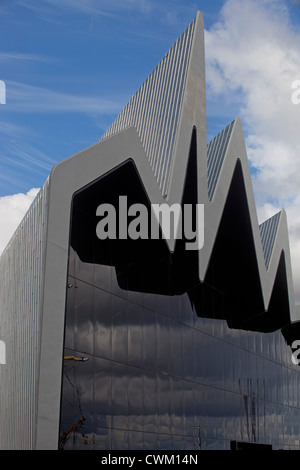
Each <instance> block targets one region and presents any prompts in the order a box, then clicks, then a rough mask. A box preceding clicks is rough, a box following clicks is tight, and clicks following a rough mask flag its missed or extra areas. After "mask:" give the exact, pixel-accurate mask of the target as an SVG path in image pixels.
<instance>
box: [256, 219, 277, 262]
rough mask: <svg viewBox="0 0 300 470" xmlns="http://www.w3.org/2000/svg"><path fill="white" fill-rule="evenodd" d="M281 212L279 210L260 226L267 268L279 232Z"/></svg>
mask: <svg viewBox="0 0 300 470" xmlns="http://www.w3.org/2000/svg"><path fill="white" fill-rule="evenodd" d="M280 216H281V212H278V213H277V214H275V215H274V216H273V217H271V218H270V219H268V220H266V221H265V222H263V223H262V224H260V226H259V230H260V236H261V242H262V247H263V252H264V257H265V263H266V268H267V269H268V267H269V263H270V258H271V255H272V250H273V246H274V242H275V238H276V234H277V229H278V225H279V220H280Z"/></svg>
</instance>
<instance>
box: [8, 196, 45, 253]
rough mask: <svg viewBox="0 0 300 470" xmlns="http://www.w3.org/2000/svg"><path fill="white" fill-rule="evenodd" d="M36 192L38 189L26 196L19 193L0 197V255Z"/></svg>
mask: <svg viewBox="0 0 300 470" xmlns="http://www.w3.org/2000/svg"><path fill="white" fill-rule="evenodd" d="M38 191H39V189H37V188H32V189H30V191H28V192H27V193H26V194H23V193H19V194H13V195H11V196H3V197H0V220H1V230H0V254H1V253H2V252H3V250H4V248H5V247H6V245H7V244H8V242H9V240H10V239H11V237H12V235H13V234H14V232H15V230H16V228H17V227H18V225H19V223H20V222H21V220H22V218H23V217H24V215H25V214H26V212H27V210H28V209H29V206H30V205H31V203H32V201H33V200H34V198H35V196H36V195H37V193H38Z"/></svg>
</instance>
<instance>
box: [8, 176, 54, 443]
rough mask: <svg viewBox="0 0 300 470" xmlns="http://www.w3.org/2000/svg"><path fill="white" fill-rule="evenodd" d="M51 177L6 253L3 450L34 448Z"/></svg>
mask: <svg viewBox="0 0 300 470" xmlns="http://www.w3.org/2000/svg"><path fill="white" fill-rule="evenodd" d="M48 190H49V181H48V180H47V181H46V183H45V185H44V186H43V187H42V189H41V190H40V192H39V193H38V195H37V196H36V198H35V200H34V201H33V203H32V205H31V206H30V208H29V210H28V212H27V213H26V215H25V217H24V219H23V220H22V222H21V224H20V225H19V227H18V229H17V231H16V232H15V234H14V235H13V237H12V239H11V241H10V242H9V244H8V246H7V247H6V249H5V251H4V252H3V254H2V255H1V257H0V340H1V341H4V342H5V345H6V364H0V449H9V450H14V449H33V448H34V442H35V423H36V405H37V397H38V390H37V384H38V372H39V355H40V332H41V312H42V308H41V307H42V292H43V272H44V269H43V267H44V260H45V247H46V222H47V207H48Z"/></svg>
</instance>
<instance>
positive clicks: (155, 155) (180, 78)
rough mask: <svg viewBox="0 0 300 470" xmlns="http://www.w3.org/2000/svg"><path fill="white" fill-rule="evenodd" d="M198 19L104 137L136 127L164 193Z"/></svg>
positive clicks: (180, 38) (176, 43)
mask: <svg viewBox="0 0 300 470" xmlns="http://www.w3.org/2000/svg"><path fill="white" fill-rule="evenodd" d="M194 29H195V20H194V21H193V22H192V23H191V24H190V25H189V27H188V28H187V29H186V30H185V32H184V33H183V34H182V35H181V36H180V37H179V38H178V40H177V41H176V42H175V44H174V45H173V46H172V47H171V49H170V50H169V52H168V53H167V54H166V55H165V56H164V58H163V59H162V61H161V62H160V63H159V64H158V65H157V67H156V68H155V69H154V70H153V72H152V73H151V74H150V75H149V76H148V78H147V79H146V81H145V82H144V83H143V84H142V86H141V87H140V89H139V90H138V91H137V92H136V93H135V95H134V96H133V97H132V98H131V100H130V101H129V103H128V104H127V105H126V106H125V108H124V109H123V111H122V112H121V113H120V114H119V116H118V117H117V119H116V120H115V121H114V122H113V124H112V125H111V126H110V128H109V129H108V130H107V131H106V133H105V134H104V136H103V137H102V139H104V138H107V137H110V136H112V135H114V134H116V133H117V132H120V131H122V130H123V129H126V128H128V127H131V126H134V127H135V128H136V129H137V131H138V134H139V136H140V138H141V141H142V144H143V146H144V148H145V152H146V155H147V157H148V159H149V162H150V165H151V168H152V170H153V172H154V175H155V177H156V179H157V182H158V184H159V187H160V188H161V191H162V193H163V194H165V193H166V188H167V185H168V180H169V176H170V167H171V162H172V156H173V152H174V146H175V141H176V133H177V128H178V124H179V120H180V115H181V108H182V101H183V96H184V90H185V84H186V77H187V71H188V66H189V59H190V53H191V47H192V43H193V35H194Z"/></svg>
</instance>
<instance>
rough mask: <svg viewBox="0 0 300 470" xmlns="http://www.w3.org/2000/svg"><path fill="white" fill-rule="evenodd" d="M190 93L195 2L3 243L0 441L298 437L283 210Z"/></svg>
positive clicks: (95, 445) (235, 135)
mask: <svg viewBox="0 0 300 470" xmlns="http://www.w3.org/2000/svg"><path fill="white" fill-rule="evenodd" d="M205 100H206V86H205V57H204V24H203V17H202V14H201V13H200V12H199V13H198V14H197V16H196V18H195V19H194V21H193V22H192V23H191V24H190V25H189V26H188V27H187V29H186V30H185V31H184V32H183V34H182V35H181V36H180V37H179V38H178V40H177V41H176V42H175V43H174V45H173V46H172V47H171V49H170V50H169V51H168V52H167V54H166V55H165V56H164V57H163V59H162V60H161V62H160V63H159V64H158V65H157V67H156V68H155V69H154V70H153V72H152V73H151V74H150V75H149V76H148V78H147V79H146V80H145V81H144V83H143V84H142V86H141V87H140V89H139V90H138V91H137V92H136V93H135V95H133V97H132V98H131V100H130V101H129V102H128V104H127V105H126V106H125V108H124V109H123V111H121V112H120V114H119V116H118V117H117V118H116V120H115V121H114V122H113V123H112V125H111V126H110V128H109V129H108V130H107V131H106V133H105V134H104V135H103V137H102V138H101V140H100V141H99V142H97V143H95V145H93V146H91V147H89V148H87V149H84V150H83V151H80V152H79V153H78V154H76V155H74V156H72V157H70V158H67V159H66V160H63V161H62V162H60V163H58V164H57V165H56V166H55V167H54V168H53V170H52V172H51V174H50V175H49V177H48V179H47V181H46V182H45V184H44V186H43V187H42V188H41V189H40V191H39V193H38V195H37V196H36V198H35V200H34V201H33V203H32V205H31V207H30V208H29V210H28V212H27V213H26V215H25V217H24V218H23V220H22V222H21V223H20V225H19V227H18V228H17V230H16V231H15V233H14V235H13V237H12V239H11V240H10V242H9V243H8V245H7V247H6V249H5V250H4V252H3V253H2V255H1V258H0V340H1V348H2V356H1V357H2V361H1V362H2V363H1V364H0V449H3V450H5V449H11V450H13V449H29V450H37V449H44V450H46V449H53V450H59V449H65V450H67V449H75V450H76V449H91V450H92V449H94V450H131V449H132V450H194V451H195V450H196V451H198V450H213V449H218V450H219V449H220V450H233V449H244V448H247V449H249V448H253V449H257V448H263V449H266V450H267V449H268V450H271V449H272V450H277V449H290V450H293V449H300V387H299V385H300V369H299V366H298V362H299V361H300V360H299V361H298V356H297V346H298V343H297V340H298V339H299V345H300V326H299V325H300V322H299V320H300V311H299V309H298V307H297V306H296V305H295V300H294V292H293V279H292V271H291V259H290V249H289V239H288V231H287V220H286V214H285V211H284V210H282V211H280V212H279V213H277V214H276V215H274V216H273V217H272V218H270V219H268V220H266V221H265V222H263V223H262V224H259V223H258V218H257V211H256V206H255V201H254V193H253V188H252V181H251V174H250V169H249V162H248V158H247V153H246V146H245V141H244V136H243V131H242V126H241V121H240V119H239V118H236V119H233V120H232V122H231V123H229V124H228V126H227V127H226V128H225V129H224V130H222V131H221V132H220V133H219V134H218V135H217V136H216V137H215V138H213V139H212V140H211V141H210V142H209V143H207V129H206V102H205ZM178 209H180V211H179V212H178ZM176 211H177V212H176ZM168 215H169V216H170V217H169V219H168V220H169V222H172V223H170V224H169V225H168V224H165V225H164V222H165V220H166V219H163V218H164V217H165V216H168ZM188 222H190V224H188ZM188 225H189V226H188ZM168 228H170V230H169V231H168ZM299 356H300V355H299Z"/></svg>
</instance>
